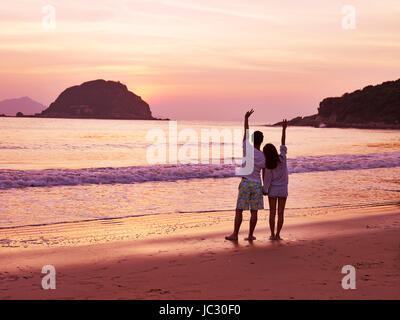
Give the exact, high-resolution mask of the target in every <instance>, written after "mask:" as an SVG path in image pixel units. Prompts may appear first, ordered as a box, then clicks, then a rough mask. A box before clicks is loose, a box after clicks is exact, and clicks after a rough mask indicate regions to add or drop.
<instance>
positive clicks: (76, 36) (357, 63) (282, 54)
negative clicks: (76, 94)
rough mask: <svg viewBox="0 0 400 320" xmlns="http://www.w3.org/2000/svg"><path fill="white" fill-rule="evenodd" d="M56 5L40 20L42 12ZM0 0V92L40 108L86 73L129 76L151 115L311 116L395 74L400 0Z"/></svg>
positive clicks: (399, 66) (88, 76)
mask: <svg viewBox="0 0 400 320" xmlns="http://www.w3.org/2000/svg"><path fill="white" fill-rule="evenodd" d="M45 5H52V6H54V8H55V10H56V11H55V22H56V25H55V28H54V29H49V28H43V25H42V19H43V17H44V16H45V14H43V13H42V8H43V7H44V6H45ZM343 5H344V3H343V1H337V0H330V1H320V0H304V1H302V0H301V1H293V0H290V1H289V0H281V1H272V0H262V1H259V0H252V1H243V0H240V1H239V0H229V1H227V0H214V1H211V0H197V1H194V0H193V1H192V0H165V1H164V0H129V1H128V0H97V1H93V0H79V1H78V0H68V1H67V0H48V1H37V0H21V1H11V0H3V1H2V11H1V13H0V17H1V19H0V100H2V99H7V98H16V97H21V96H29V97H31V98H33V99H35V100H37V101H39V102H41V103H43V104H46V105H48V104H49V103H51V102H52V101H54V100H55V99H56V98H57V96H58V94H59V93H61V91H63V90H64V89H65V88H67V87H69V86H72V85H76V84H80V83H82V82H85V81H89V80H94V79H106V80H115V81H121V82H123V83H125V84H126V85H127V86H128V88H129V89H130V90H131V91H133V92H134V93H136V94H138V95H140V96H142V98H143V99H144V100H145V101H147V102H148V103H149V104H150V107H151V109H152V111H153V114H154V115H155V116H160V117H170V118H173V119H212V120H238V119H241V118H242V114H243V112H244V110H245V109H247V108H248V106H254V108H255V109H256V111H257V114H256V115H257V117H258V118H257V120H259V121H260V122H274V121H277V120H279V119H280V118H282V117H287V118H291V117H294V116H297V115H309V114H313V113H315V112H316V110H317V107H318V103H319V102H320V101H321V100H322V99H323V98H325V97H327V96H337V95H342V94H343V93H345V92H350V91H354V90H356V89H359V88H362V87H364V86H366V85H369V84H378V83H381V82H383V81H387V80H395V79H398V78H399V77H400V59H399V57H400V32H399V31H400V6H399V1H398V0H371V1H363V0H354V1H353V0H352V1H351V5H352V6H354V8H355V9H356V16H355V18H356V20H355V21H356V27H355V29H349V30H347V29H344V28H343V27H342V19H343V17H344V14H343V13H342V8H343Z"/></svg>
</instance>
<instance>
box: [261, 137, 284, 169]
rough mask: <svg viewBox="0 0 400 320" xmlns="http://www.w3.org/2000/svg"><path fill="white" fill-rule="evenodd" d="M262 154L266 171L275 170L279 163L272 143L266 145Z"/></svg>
mask: <svg viewBox="0 0 400 320" xmlns="http://www.w3.org/2000/svg"><path fill="white" fill-rule="evenodd" d="M263 152H264V157H265V164H266V167H267V169H275V168H276V167H277V166H278V163H280V162H281V160H280V159H279V154H278V151H277V150H276V148H275V146H274V145H273V144H272V143H267V144H266V145H265V146H264V148H263Z"/></svg>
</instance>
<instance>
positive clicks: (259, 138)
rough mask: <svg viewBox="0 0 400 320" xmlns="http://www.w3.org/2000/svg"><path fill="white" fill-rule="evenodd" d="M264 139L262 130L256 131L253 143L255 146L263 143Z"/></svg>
mask: <svg viewBox="0 0 400 320" xmlns="http://www.w3.org/2000/svg"><path fill="white" fill-rule="evenodd" d="M263 140H264V135H263V133H262V132H261V131H254V133H253V143H254V145H255V146H259V145H261V143H262V142H263Z"/></svg>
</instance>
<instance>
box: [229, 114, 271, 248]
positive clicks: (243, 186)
mask: <svg viewBox="0 0 400 320" xmlns="http://www.w3.org/2000/svg"><path fill="white" fill-rule="evenodd" d="M253 112H254V110H253V109H251V110H250V111H248V112H246V115H245V117H244V137H243V156H244V159H245V161H246V165H245V166H246V167H247V169H248V163H249V162H250V163H251V164H252V168H250V170H247V171H248V172H246V173H245V174H243V175H242V180H241V181H240V184H239V193H238V198H237V203H236V215H235V224H234V230H233V233H232V234H231V235H230V236H227V237H225V239H226V240H231V241H237V240H238V234H239V229H240V225H241V224H242V220H243V210H249V209H250V212H251V218H250V229H249V236H248V238H246V239H245V240H249V241H253V240H256V237H254V235H253V233H254V229H255V227H256V224H257V213H258V210H259V209H264V199H263V190H262V186H261V178H260V172H261V170H262V169H263V168H265V157H264V153H263V152H262V151H261V150H260V146H261V143H262V142H263V139H264V135H263V133H262V132H261V131H255V132H254V133H253V135H252V140H253V144H254V147H253V146H251V145H250V143H249V134H248V131H249V117H250V116H251V115H252V114H253Z"/></svg>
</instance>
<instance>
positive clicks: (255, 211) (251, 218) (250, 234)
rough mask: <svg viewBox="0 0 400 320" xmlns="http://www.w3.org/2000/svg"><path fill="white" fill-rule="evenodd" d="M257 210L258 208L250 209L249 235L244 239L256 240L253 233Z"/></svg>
mask: <svg viewBox="0 0 400 320" xmlns="http://www.w3.org/2000/svg"><path fill="white" fill-rule="evenodd" d="M257 212H258V210H250V213H251V217H250V229H249V237H248V238H246V239H245V240H249V241H253V240H256V237H255V236H254V235H253V233H254V229H255V228H256V224H257Z"/></svg>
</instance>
